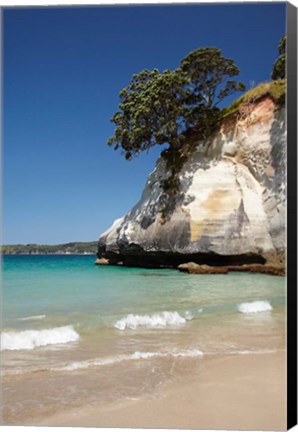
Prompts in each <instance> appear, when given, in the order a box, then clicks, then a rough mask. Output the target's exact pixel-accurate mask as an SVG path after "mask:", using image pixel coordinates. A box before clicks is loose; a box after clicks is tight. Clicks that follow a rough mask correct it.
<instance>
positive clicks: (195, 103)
mask: <svg viewBox="0 0 298 432" xmlns="http://www.w3.org/2000/svg"><path fill="white" fill-rule="evenodd" d="M238 74H239V69H238V68H237V66H236V65H235V63H234V61H233V60H231V59H227V58H225V57H223V56H222V55H221V51H220V50H219V49H216V48H199V49H197V50H195V51H193V52H192V53H190V54H189V55H188V56H187V57H186V58H185V59H183V60H182V62H181V67H180V68H178V69H176V70H174V71H170V70H165V71H164V72H163V73H160V72H159V71H158V70H157V69H154V70H152V71H149V70H147V69H146V70H144V71H142V72H140V73H139V74H136V75H134V76H133V77H132V81H131V83H130V84H129V85H128V86H127V87H126V88H124V89H123V90H122V91H121V92H120V104H119V108H120V110H119V111H118V112H116V113H115V115H114V116H113V118H112V122H113V123H114V124H115V125H116V127H115V131H114V135H113V136H112V137H111V138H110V139H109V141H108V144H109V145H110V146H113V147H114V149H115V150H117V149H119V148H120V149H122V151H123V152H124V155H125V157H126V159H131V158H132V157H134V156H136V155H138V154H139V153H141V152H143V151H144V150H148V149H150V148H151V147H152V146H154V145H156V144H158V145H162V144H165V143H167V144H169V149H170V151H173V152H175V151H177V150H178V149H180V148H181V146H182V144H183V141H184V135H183V133H184V132H185V131H186V130H187V129H188V128H189V127H193V126H197V127H199V128H201V131H202V137H204V136H205V135H208V134H210V131H211V130H212V126H213V125H214V124H215V123H216V121H217V118H218V113H219V108H218V107H217V105H218V104H219V103H220V102H221V101H222V100H223V99H224V98H225V97H227V96H229V95H231V94H232V93H234V92H236V91H242V90H244V89H245V86H244V84H242V83H237V82H236V81H233V80H230V79H229V78H231V77H234V76H236V75H238Z"/></svg>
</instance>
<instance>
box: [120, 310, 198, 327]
mask: <svg viewBox="0 0 298 432" xmlns="http://www.w3.org/2000/svg"><path fill="white" fill-rule="evenodd" d="M192 318H193V316H192V314H191V313H190V312H189V313H188V314H187V316H186V317H185V318H183V317H182V316H181V315H179V313H178V312H161V313H156V314H153V315H133V314H129V315H127V316H126V317H124V318H121V319H120V320H118V321H117V322H116V323H115V324H114V327H115V328H117V329H118V330H125V329H126V328H129V329H136V328H137V327H148V328H154V327H166V326H178V325H182V324H185V323H186V321H187V320H190V319H192Z"/></svg>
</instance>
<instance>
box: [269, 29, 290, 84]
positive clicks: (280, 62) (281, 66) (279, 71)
mask: <svg viewBox="0 0 298 432" xmlns="http://www.w3.org/2000/svg"><path fill="white" fill-rule="evenodd" d="M286 42H287V39H286V36H283V37H282V38H281V40H280V42H279V45H278V52H279V57H278V59H277V60H276V62H275V63H274V65H273V70H272V74H271V78H272V79H273V80H279V79H284V78H285V76H286Z"/></svg>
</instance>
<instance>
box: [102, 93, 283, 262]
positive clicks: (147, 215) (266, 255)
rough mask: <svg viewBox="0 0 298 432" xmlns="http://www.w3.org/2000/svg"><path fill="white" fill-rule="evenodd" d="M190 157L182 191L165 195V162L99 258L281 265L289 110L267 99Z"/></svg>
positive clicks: (192, 142)
mask: <svg viewBox="0 0 298 432" xmlns="http://www.w3.org/2000/svg"><path fill="white" fill-rule="evenodd" d="M185 151H186V152H187V160H186V161H185V163H184V164H183V166H182V168H181V170H180V171H179V174H178V179H179V183H180V187H179V191H178V192H177V193H175V194H171V192H170V191H165V190H164V188H163V186H162V185H163V183H164V180H165V179H167V178H169V176H170V173H169V170H168V169H167V166H166V161H165V158H164V157H162V156H161V157H160V158H159V160H158V161H157V164H156V168H155V169H154V171H153V172H152V173H151V174H150V175H149V177H148V180H147V183H146V187H145V190H144V192H143V194H142V197H141V199H140V201H139V202H138V203H137V204H136V205H135V207H133V209H132V210H131V211H130V212H129V213H128V214H127V215H126V216H124V217H123V218H121V219H118V220H116V221H115V222H114V224H113V225H112V227H111V228H110V229H109V230H108V231H106V232H105V233H103V234H102V235H101V237H100V239H99V245H98V257H99V258H106V259H107V260H108V262H109V263H110V264H117V263H119V264H124V265H136V266H144V267H158V266H170V267H176V266H178V265H179V264H181V263H184V262H188V261H193V262H196V263H199V264H209V265H228V264H230V265H239V264H240V265H241V264H247V263H261V264H264V263H265V262H266V261H267V262H268V261H269V260H270V262H272V260H273V261H274V260H276V259H279V260H281V261H282V260H283V256H284V252H285V209H286V206H285V199H286V190H285V188H286V183H285V162H286V125H285V109H284V107H283V106H280V105H277V104H276V102H275V101H274V99H273V98H272V97H270V96H269V95H267V96H263V97H261V98H259V99H258V100H256V101H254V102H253V103H251V104H247V105H246V106H243V107H242V109H239V110H238V111H237V113H236V114H234V115H233V116H230V117H229V118H227V119H226V120H224V121H222V124H221V126H220V129H219V130H218V131H217V132H216V133H215V134H214V135H213V136H211V137H210V138H209V139H208V140H205V141H202V140H200V136H199V134H193V135H191V137H190V138H188V139H187V141H186V143H185Z"/></svg>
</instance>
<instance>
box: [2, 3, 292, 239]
mask: <svg viewBox="0 0 298 432" xmlns="http://www.w3.org/2000/svg"><path fill="white" fill-rule="evenodd" d="M285 12H286V5H285V3H263V4H261V3H259V4H258V3H252V4H221V5H214V4H200V5H180V6H178V5H175V6H170V5H168V6H157V5H155V6H134V7H103V6H101V7H76V8H73V7H64V8H63V7H59V8H46V7H42V8H23V9H22V8H20V9H17V8H12V9H8V8H7V9H4V49H3V72H4V83H3V90H4V100H3V105H4V110H3V111H4V113H3V127H4V130H3V169H4V174H3V209H4V210H3V215H4V224H3V243H4V244H14V243H42V244H56V243H65V242H69V241H93V240H97V238H98V236H99V234H100V233H101V232H102V231H104V230H105V229H107V228H108V227H109V226H110V225H111V223H112V222H113V220H114V219H116V218H118V217H121V216H122V215H123V214H125V213H126V212H127V211H128V210H129V209H130V208H131V207H132V206H133V205H134V204H135V203H136V202H137V201H138V199H139V197H140V195H141V192H142V190H143V187H144V184H145V182H146V177H147V175H148V174H149V172H150V171H152V169H153V168H154V165H155V162H156V159H157V157H158V155H159V153H160V148H157V147H156V148H153V149H152V150H151V151H150V152H149V154H144V155H141V156H140V157H138V158H136V159H135V160H133V161H131V162H127V161H125V160H124V158H123V157H122V156H121V155H120V153H118V152H115V151H113V150H112V149H111V148H110V147H108V146H107V144H106V143H107V140H108V138H109V137H110V136H111V135H112V133H113V124H112V123H111V122H110V118H111V117H112V115H113V114H114V112H115V111H116V110H117V107H118V94H119V91H120V90H121V89H122V88H123V87H124V86H126V85H127V84H128V83H129V81H130V78H131V76H132V74H133V73H138V72H140V71H141V70H142V69H144V68H149V69H151V68H155V67H157V68H158V69H159V70H160V71H162V70H164V69H166V68H170V69H174V68H176V67H177V66H178V65H179V62H180V60H181V59H182V58H184V57H185V56H186V55H187V54H188V53H189V52H190V51H192V50H194V49H196V48H198V47H205V46H215V47H218V48H220V49H221V50H222V53H223V54H224V55H225V56H227V57H230V58H233V59H234V60H235V62H236V64H237V65H238V67H239V68H240V71H241V74H240V76H239V78H240V79H241V80H242V81H243V82H244V83H245V84H246V85H247V86H248V87H249V86H250V82H251V81H254V82H255V83H256V84H257V83H259V82H261V81H267V80H269V79H270V74H271V70H272V64H273V63H274V61H275V60H276V58H277V56H278V51H277V46H278V43H279V40H280V38H281V37H282V36H283V35H284V34H285ZM235 97H237V96H235Z"/></svg>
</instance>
